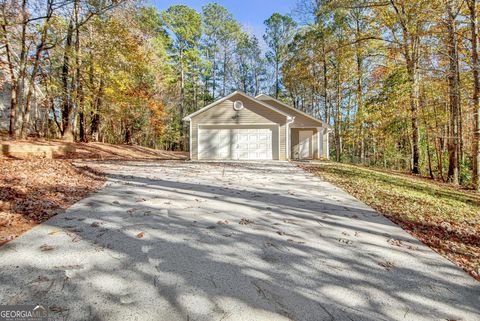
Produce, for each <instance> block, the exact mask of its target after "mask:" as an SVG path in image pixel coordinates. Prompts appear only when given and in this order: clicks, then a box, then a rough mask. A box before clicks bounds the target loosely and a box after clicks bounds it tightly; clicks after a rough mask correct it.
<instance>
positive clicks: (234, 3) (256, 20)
mask: <svg viewBox="0 0 480 321" xmlns="http://www.w3.org/2000/svg"><path fill="white" fill-rule="evenodd" d="M150 2H151V3H153V4H154V5H155V6H156V7H157V8H158V9H160V10H165V9H167V8H168V7H170V6H171V5H175V4H183V5H187V6H189V7H191V8H193V9H195V10H197V11H198V12H201V10H202V6H204V5H205V4H207V3H210V2H217V3H219V4H221V5H222V6H224V7H225V8H227V10H228V11H230V12H231V13H232V14H233V16H234V17H235V19H237V21H239V22H240V23H241V24H242V26H243V27H244V29H245V31H247V32H249V33H252V34H254V35H256V36H257V37H258V38H259V40H260V41H261V40H262V35H263V31H264V30H265V27H264V24H263V22H264V21H265V20H267V19H268V18H269V17H270V16H271V15H272V13H274V12H278V13H281V14H289V13H290V12H291V10H292V9H293V8H294V7H295V4H296V2H297V0H217V1H208V0H183V1H181V0H180V1H178V0H177V1H175V0H150Z"/></svg>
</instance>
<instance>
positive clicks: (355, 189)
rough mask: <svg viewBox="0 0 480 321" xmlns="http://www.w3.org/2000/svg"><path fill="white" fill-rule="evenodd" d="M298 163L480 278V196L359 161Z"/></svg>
mask: <svg viewBox="0 0 480 321" xmlns="http://www.w3.org/2000/svg"><path fill="white" fill-rule="evenodd" d="M301 166H302V168H304V169H305V170H308V171H310V172H312V173H314V174H315V175H318V176H320V177H322V178H323V179H325V180H326V181H329V182H331V183H334V184H335V185H338V186H339V187H341V188H343V189H345V190H346V191H348V192H349V193H351V194H352V195H354V196H355V197H357V198H358V199H360V200H361V201H363V202H365V203H366V204H368V205H369V206H371V207H373V208H374V209H375V210H377V211H379V212H380V213H382V214H383V215H385V216H386V217H388V218H389V219H390V220H392V221H393V222H395V223H397V224H398V225H400V226H401V227H402V228H403V229H405V230H406V231H408V232H409V233H411V234H412V235H414V236H415V237H417V238H418V239H419V240H421V241H422V242H424V243H425V244H427V245H428V246H430V247H431V248H432V249H434V250H435V251H437V252H438V253H440V254H441V255H443V256H445V257H447V258H448V259H450V260H451V261H453V262H454V263H456V264H457V265H459V266H460V267H462V268H463V269H464V270H465V271H467V272H468V273H470V275H472V276H473V277H475V278H476V279H478V280H480V195H478V194H476V193H474V192H471V191H466V190H462V189H459V188H455V187H453V186H451V185H448V184H443V183H437V182H435V181H432V180H428V179H424V178H421V177H416V176H412V175H406V174H401V173H394V172H387V171H381V170H374V169H369V168H365V167H360V166H353V165H345V164H337V163H335V164H334V163H321V164H315V165H301Z"/></svg>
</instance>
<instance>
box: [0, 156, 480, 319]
mask: <svg viewBox="0 0 480 321" xmlns="http://www.w3.org/2000/svg"><path fill="white" fill-rule="evenodd" d="M398 241H401V243H400V242H398ZM0 258H1V259H0V302H1V303H2V304H22V303H25V304H27V303H28V304H32V303H40V304H43V305H44V306H48V307H49V308H50V315H51V316H53V317H54V319H55V320H57V319H58V320H112V321H118V320H140V321H146V320H157V321H158V320H449V319H454V320H470V321H473V320H480V284H479V283H478V282H476V281H475V280H473V279H472V278H471V277H469V276H468V275H467V274H466V273H465V272H463V271H462V270H460V269H459V268H457V267H455V266H454V265H453V264H452V263H450V262H449V261H447V260H446V259H444V258H442V257H440V256H439V255H437V254H436V253H434V252H432V251H431V250H430V249H429V248H427V247H425V246H424V245H422V244H420V243H419V242H418V241H416V240H415V239H413V238H412V237H410V236H409V235H408V234H407V233H405V232H404V231H403V230H402V229H400V228H399V227H398V226H396V225H394V224H392V223H391V222H390V221H388V220H387V219H385V218H384V217H383V216H380V215H378V214H377V213H376V212H375V211H373V210H372V209H370V208H369V207H367V206H366V205H364V204H362V203H360V202H359V201H357V200H356V199H355V198H353V197H352V196H350V195H348V194H346V193H345V192H343V191H342V190H340V189H338V188H336V187H335V186H333V185H331V184H329V183H326V182H323V181H321V180H320V179H319V178H316V177H314V176H312V175H311V174H308V173H305V172H304V171H302V170H301V169H299V168H297V167H295V166H293V165H291V164H288V163H273V164H258V163H257V164H255V163H245V164H240V163H230V164H223V163H189V162H163V163H152V162H149V163H141V162H129V163H115V164H114V165H109V181H108V182H107V183H106V186H105V187H104V188H103V190H101V191H100V192H99V193H97V194H95V195H92V196H91V197H89V198H87V199H84V200H83V201H81V202H79V203H77V204H75V205H74V206H72V207H71V208H70V209H69V210H68V211H67V212H66V213H63V214H61V215H58V216H56V217H55V218H53V219H51V220H49V221H47V222H46V223H44V224H42V225H41V226H38V227H36V228H34V229H33V230H31V231H30V232H28V233H26V234H25V235H23V236H22V237H20V238H18V239H16V240H14V241H12V242H10V243H9V244H7V245H6V246H3V247H1V248H0Z"/></svg>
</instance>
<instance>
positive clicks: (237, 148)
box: [198, 128, 272, 160]
mask: <svg viewBox="0 0 480 321" xmlns="http://www.w3.org/2000/svg"><path fill="white" fill-rule="evenodd" d="M198 148H199V158H200V159H239V160H264V159H272V130H271V129H269V128H231V129H210V128H208V129H207V128H200V129H199V146H198Z"/></svg>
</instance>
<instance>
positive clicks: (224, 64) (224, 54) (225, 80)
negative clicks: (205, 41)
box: [222, 48, 227, 96]
mask: <svg viewBox="0 0 480 321" xmlns="http://www.w3.org/2000/svg"><path fill="white" fill-rule="evenodd" d="M226 94H227V49H226V48H224V51H223V88H222V95H223V96H225V95H226Z"/></svg>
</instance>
